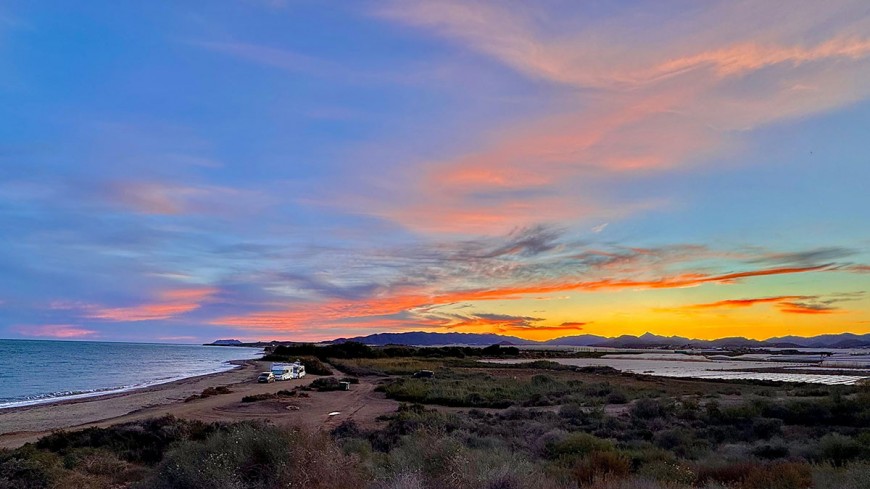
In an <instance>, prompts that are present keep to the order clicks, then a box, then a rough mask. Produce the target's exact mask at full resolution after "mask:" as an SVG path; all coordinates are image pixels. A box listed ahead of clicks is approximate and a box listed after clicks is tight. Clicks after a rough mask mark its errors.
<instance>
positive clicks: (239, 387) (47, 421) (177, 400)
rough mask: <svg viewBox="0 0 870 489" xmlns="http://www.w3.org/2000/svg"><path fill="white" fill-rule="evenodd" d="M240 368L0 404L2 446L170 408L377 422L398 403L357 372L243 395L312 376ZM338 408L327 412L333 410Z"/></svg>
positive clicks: (207, 416)
mask: <svg viewBox="0 0 870 489" xmlns="http://www.w3.org/2000/svg"><path fill="white" fill-rule="evenodd" d="M239 363H240V364H241V368H238V369H235V370H231V371H228V372H221V373H216V374H210V375H203V376H200V377H192V378H189V379H183V380H179V381H175V382H170V383H167V384H161V385H156V386H152V387H147V388H143V389H138V390H134V391H129V392H123V393H116V394H109V395H105V396H99V397H91V398H86V399H75V400H67V401H60V402H56V403H51V404H40V405H35V406H23V407H18V408H10V409H3V410H0V448H14V447H18V446H21V445H23V444H25V443H29V442H34V441H36V440H38V439H39V438H40V437H42V436H44V435H46V434H48V433H51V432H52V431H55V430H60V429H82V428H87V427H92V426H99V427H103V426H109V425H112V424H117V423H124V422H130V421H137V420H141V419H147V418H153V417H159V416H165V415H173V416H176V417H178V418H184V419H191V420H201V421H241V420H269V421H271V422H273V423H275V424H278V425H287V426H305V427H307V428H310V429H330V428H332V427H333V426H335V425H337V424H339V423H341V422H342V421H344V420H348V419H353V420H354V421H356V422H357V423H358V424H360V425H361V426H372V425H375V424H377V421H376V419H375V418H377V417H378V416H380V415H381V414H384V413H388V412H391V411H394V410H395V409H396V407H397V406H398V403H396V402H395V401H391V400H389V399H386V397H385V396H384V394H382V393H378V392H375V391H374V389H375V387H376V385H375V383H374V382H373V381H372V380H367V379H364V378H363V379H360V383H359V384H356V385H353V386H351V390H350V391H338V392H309V393H308V394H309V396H310V397H307V398H306V397H301V398H287V399H282V400H269V401H259V402H253V403H243V402H241V399H242V397H244V396H248V395H252V394H262V393H271V392H277V391H279V390H282V389H292V388H293V387H296V386H298V385H307V384H309V383H310V382H311V381H313V380H314V379H315V378H317V377H316V376H313V375H308V376H306V377H305V378H303V379H299V380H286V381H282V382H275V383H272V384H257V383H256V378H257V374H258V373H259V372H261V371H263V370H267V369H268V362H259V361H253V360H249V361H242V362H239ZM218 386H227V387H229V388H230V390H232V392H231V393H230V394H222V395H217V396H212V397H207V398H204V399H197V400H194V401H190V402H184V400H185V399H187V398H188V397H190V396H192V395H195V394H200V393H201V392H202V391H203V390H204V389H206V388H208V387H218ZM336 411H337V412H339V413H340V414H339V415H335V416H329V413H331V412H336Z"/></svg>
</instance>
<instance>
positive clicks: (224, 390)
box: [184, 385, 233, 402]
mask: <svg viewBox="0 0 870 489" xmlns="http://www.w3.org/2000/svg"><path fill="white" fill-rule="evenodd" d="M232 392H233V391H232V390H230V388H229V387H227V386H225V385H221V386H217V387H206V388H205V389H203V391H202V392H201V393H199V394H194V395H192V396H190V397H188V398H187V399H185V400H184V402H190V401H195V400H197V399H205V398H206V397H212V396H219V395H222V394H230V393H232Z"/></svg>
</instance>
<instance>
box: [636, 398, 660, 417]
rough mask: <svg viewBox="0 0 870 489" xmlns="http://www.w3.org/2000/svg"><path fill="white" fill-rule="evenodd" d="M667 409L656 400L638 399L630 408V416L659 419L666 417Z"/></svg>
mask: <svg viewBox="0 0 870 489" xmlns="http://www.w3.org/2000/svg"><path fill="white" fill-rule="evenodd" d="M668 407H669V406H667V405H665V404H663V403H662V402H661V401H658V400H656V399H638V400H637V401H635V403H634V405H633V406H632V407H631V415H632V416H634V417H636V418H640V419H653V418H661V417H663V416H665V415H667V413H668Z"/></svg>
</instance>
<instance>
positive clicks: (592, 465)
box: [571, 451, 631, 486]
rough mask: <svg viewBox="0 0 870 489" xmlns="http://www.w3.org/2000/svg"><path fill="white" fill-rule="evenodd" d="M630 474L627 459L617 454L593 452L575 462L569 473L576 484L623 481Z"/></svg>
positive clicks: (629, 464) (629, 463)
mask: <svg viewBox="0 0 870 489" xmlns="http://www.w3.org/2000/svg"><path fill="white" fill-rule="evenodd" d="M630 472H631V462H629V460H628V457H626V456H625V455H622V454H620V453H617V452H612V451H606V452H599V451H594V452H592V453H590V454H589V455H587V456H586V457H583V458H582V459H580V460H579V461H577V462H576V463H575V464H574V466H573V467H572V468H571V473H572V475H573V476H574V479H575V480H576V481H577V483H578V484H580V485H581V486H582V485H585V484H591V483H593V482H600V481H610V480H618V479H623V478H625V477H627V476H628V474H629V473H630Z"/></svg>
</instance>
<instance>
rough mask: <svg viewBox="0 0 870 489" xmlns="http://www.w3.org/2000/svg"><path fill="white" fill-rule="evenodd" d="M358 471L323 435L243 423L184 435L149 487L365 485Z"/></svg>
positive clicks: (315, 487)
mask: <svg viewBox="0 0 870 489" xmlns="http://www.w3.org/2000/svg"><path fill="white" fill-rule="evenodd" d="M364 485H365V484H364V482H363V478H362V474H361V473H360V471H359V468H358V467H357V465H356V464H355V463H354V461H353V459H352V458H350V457H348V456H346V455H345V454H344V453H343V452H342V451H341V450H340V449H339V448H338V446H337V445H336V444H334V443H333V442H332V441H331V440H330V439H329V438H328V437H325V436H323V435H320V434H309V433H303V432H299V431H288V430H282V429H279V428H275V427H271V426H267V425H262V424H254V423H242V424H238V425H234V426H232V427H230V428H229V429H228V430H225V431H218V432H215V433H213V434H212V435H211V436H209V437H208V438H207V439H206V440H203V441H185V442H182V443H181V444H179V445H178V446H176V447H175V448H173V449H172V450H171V451H169V452H168V453H167V455H166V459H165V460H164V461H163V462H162V463H161V464H160V465H159V466H158V467H157V474H156V475H155V476H154V478H153V479H152V480H151V481H149V483H148V485H147V487H149V488H154V489H163V488H165V489H213V488H226V489H247V488H252V489H253V488H271V487H306V488H313V489H321V488H322V489H331V488H335V487H364Z"/></svg>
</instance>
